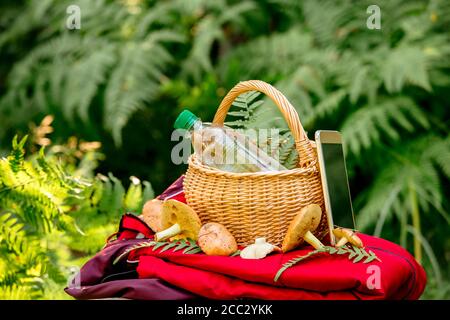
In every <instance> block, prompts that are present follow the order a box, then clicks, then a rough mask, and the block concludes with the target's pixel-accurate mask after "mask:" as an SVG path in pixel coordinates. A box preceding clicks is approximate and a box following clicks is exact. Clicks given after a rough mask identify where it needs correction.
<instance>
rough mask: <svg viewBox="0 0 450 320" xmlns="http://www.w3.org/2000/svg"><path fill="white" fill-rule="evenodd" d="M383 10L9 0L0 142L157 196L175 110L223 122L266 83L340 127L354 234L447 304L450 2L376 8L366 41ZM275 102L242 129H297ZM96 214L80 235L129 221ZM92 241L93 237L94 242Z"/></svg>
mask: <svg viewBox="0 0 450 320" xmlns="http://www.w3.org/2000/svg"><path fill="white" fill-rule="evenodd" d="M69 4H76V5H79V6H80V8H81V29H80V30H68V29H66V28H65V22H66V18H67V16H68V15H67V14H66V8H67V6H68V5H69ZM372 4H373V1H368V0H367V1H366V0H363V1H344V0H340V1H332V0H320V1H316V0H305V1H296V0H267V1H250V0H241V1H232V0H229V1H226V0H218V1H207V0H191V1H184V0H167V1H150V0H149V1H143V0H122V1H108V0H99V1H89V0H78V1H76V0H71V1H63V0H60V1H56V0H41V1H14V2H10V3H9V4H5V3H2V4H1V5H0V59H1V61H2V64H1V65H0V139H1V140H0V141H1V144H0V147H1V148H2V149H3V150H7V149H9V142H10V141H11V139H12V138H13V137H14V136H15V135H16V134H17V133H19V134H21V135H22V136H23V135H25V134H27V133H28V132H34V133H32V140H33V141H32V144H33V145H34V147H33V146H31V147H29V148H30V151H31V152H32V153H33V154H36V152H37V150H38V147H39V146H45V145H49V146H51V145H52V144H50V142H53V145H55V146H59V147H57V148H56V150H55V149H54V150H53V151H52V150H51V147H50V148H49V154H48V157H49V158H50V159H61V160H59V161H58V163H60V164H61V165H62V166H65V167H66V170H67V171H68V172H69V173H70V174H71V175H74V176H78V175H79V176H84V177H86V178H85V179H87V180H88V181H90V183H91V184H93V185H97V186H98V185H102V186H105V187H106V186H110V187H106V188H109V189H108V190H110V192H111V194H113V193H114V192H113V191H112V190H115V187H116V186H118V185H119V183H120V182H119V181H118V180H117V179H115V178H113V177H112V176H111V177H108V178H106V177H104V176H97V177H96V175H95V173H94V170H95V172H114V174H115V175H116V176H117V177H119V178H120V179H121V180H123V181H125V180H126V179H128V177H129V176H131V175H133V174H134V175H137V176H139V177H143V178H145V179H147V180H149V181H152V183H153V185H154V187H155V189H156V191H157V192H160V191H162V190H163V189H164V187H165V186H167V185H168V184H169V183H170V182H171V181H172V180H173V179H175V178H176V177H177V176H178V175H179V174H181V173H182V172H183V171H184V170H185V167H182V166H178V167H175V166H174V165H173V164H172V163H171V160H170V151H171V148H172V146H173V144H174V142H171V141H170V135H171V131H172V128H171V127H172V123H173V121H174V119H175V117H176V115H177V114H178V113H179V112H180V111H181V110H182V109H183V108H189V109H191V110H192V111H193V112H195V113H197V114H198V115H199V116H200V117H202V118H203V119H205V120H207V119H211V118H212V116H213V114H214V111H215V109H216V108H217V106H218V104H219V102H220V99H221V98H222V97H223V96H224V95H225V93H226V92H227V90H229V89H231V88H232V87H233V85H235V84H236V83H237V82H239V81H241V80H247V79H261V80H264V81H267V82H270V83H272V84H273V85H275V86H276V87H277V88H278V89H280V90H281V91H282V92H283V93H284V94H285V95H286V96H287V97H288V99H289V100H290V101H291V102H292V104H293V105H294V106H295V108H296V109H297V111H298V113H299V115H300V117H301V120H302V123H303V125H304V127H305V129H306V130H307V131H308V132H309V135H310V138H313V133H314V131H315V130H317V129H331V130H339V131H341V132H342V134H343V136H344V140H345V147H346V154H347V166H348V171H349V176H350V177H349V178H350V183H351V190H352V196H353V198H354V209H355V212H356V214H357V223H358V224H359V225H358V227H359V228H360V229H361V230H363V231H365V232H368V233H374V234H376V235H380V236H383V237H385V238H387V239H390V240H392V241H395V242H397V243H400V244H401V245H403V246H405V247H406V248H408V249H409V250H410V251H411V252H412V253H414V254H415V256H416V258H417V259H418V260H420V261H421V262H422V263H423V264H424V266H425V268H426V270H427V274H428V276H429V279H430V280H429V285H428V287H427V291H426V293H425V295H424V297H426V298H448V297H449V296H450V285H449V283H450V281H449V277H450V275H449V273H450V271H449V270H448V266H449V265H450V264H449V262H450V238H449V237H448V234H449V222H450V218H449V214H448V212H449V203H448V201H447V199H448V198H449V196H450V194H449V190H450V188H449V177H450V166H449V164H450V137H449V115H450V111H449V110H450V108H449V102H448V91H449V90H450V72H449V71H450V70H449V69H450V41H449V40H450V34H449V32H448V30H449V29H450V3H449V2H448V1H445V0H430V1H417V0H412V1H400V0H392V1H378V2H377V4H378V5H379V6H380V8H381V12H382V18H381V26H382V29H381V30H369V29H368V28H367V27H366V20H367V17H368V14H367V12H366V9H367V7H368V6H369V5H372ZM263 101H264V105H259V106H258V108H255V109H254V110H253V109H251V110H250V109H249V111H251V114H250V113H248V114H247V118H246V119H245V126H246V127H273V126H276V127H282V128H283V127H285V124H284V122H283V120H282V118H281V117H280V114H279V112H278V111H277V110H276V108H275V107H274V106H273V104H271V102H270V101H267V99H266V100H263ZM249 103H251V101H249ZM48 115H52V116H48ZM244 118H245V117H244ZM53 119H54V121H53ZM230 120H234V121H238V120H239V117H234V119H232V118H230ZM30 123H31V124H32V123H37V125H30ZM243 126H244V124H243ZM50 127H51V129H50ZM36 128H40V131H36ZM286 138H287V140H289V139H288V138H289V137H288V136H286ZM46 139H51V140H52V141H49V140H46ZM84 141H99V142H101V144H100V143H94V144H93V145H92V144H91V145H89V144H87V145H86V144H84V145H83V143H85V142H84ZM17 143H19V142H17ZM100 146H101V152H102V153H103V154H104V157H101V156H99V154H98V150H97V149H98V148H99V147H100ZM33 148H34V149H33ZM83 148H87V149H89V150H90V151H82V150H81V149H83ZM92 148H93V149H92ZM16 149H17V146H16V148H15V150H16ZM19 149H20V148H19ZM79 149H80V150H79ZM79 151H81V154H80V152H79ZM286 152H287V151H286ZM3 153H6V151H4V152H3ZM294 156H295V154H293V153H286V157H294ZM32 157H33V158H37V156H32ZM41 157H42V156H41ZM10 159H11V160H13V159H15V158H14V157H13V158H10ZM8 161H10V160H8ZM14 161H18V163H20V161H19V160H14ZM14 161H13V162H14ZM27 161H31V160H27ZM35 161H37V160H35ZM51 161H54V160H51ZM5 163H9V162H5ZM97 164H98V167H97ZM8 165H12V163H9V164H8ZM60 178H61V177H60ZM133 180H134V179H133ZM92 181H95V183H93V182H92ZM107 181H108V182H107ZM108 183H109V184H108ZM84 188H85V189H86V188H87V189H88V190H92V189H91V188H92V187H86V186H85V187H84ZM119 189H120V188H119ZM120 190H121V191H120V192H121V193H123V192H124V191H123V189H120ZM69 191H70V189H64V190H62V192H63V193H67V192H69ZM62 197H63V198H65V196H62ZM127 198H128V197H127ZM128 199H132V198H131V197H129V198H128ZM60 201H61V202H63V201H62V200H61V199H60ZM80 201H81V202H80V203H83V201H82V200H80ZM129 202H130V203H129V205H131V206H133V201H132V200H130V201H129ZM136 203H140V202H139V201H137V202H136ZM93 207H94V208H96V207H97V206H96V205H94V206H93ZM55 208H56V207H55ZM117 208H118V207H116V209H117ZM0 209H1V210H2V211H1V212H2V217H6V214H9V215H11V216H9V215H8V216H7V217H10V218H8V219H13V218H14V219H16V220H17V223H22V224H23V223H28V222H27V220H21V219H25V217H26V215H25V213H23V214H24V216H23V218H20V217H21V216H20V214H22V213H20V212H19V213H14V211H13V209H14V208H12V209H11V208H9V207H8V208H7V209H5V210H4V209H3V204H2V205H0ZM134 209H139V206H138V205H137V204H135V207H134ZM24 210H25V209H24ZM61 210H62V209H61ZM113 211H114V210H113ZM3 212H4V213H3ZM61 212H62V213H58V214H56V213H55V212H53V213H45V212H42V214H43V217H42V219H46V218H45V217H47V216H48V217H51V219H53V218H54V217H55V216H59V214H61V216H64V217H65V214H64V212H65V211H64V210H63V211H61ZM75 212H83V211H75ZM98 212H99V211H97V209H95V210H94V209H93V212H90V211H89V213H86V214H84V213H82V214H80V215H79V217H78V218H79V219H78V218H77V219H75V221H77V223H78V220H80V222H79V223H80V228H81V229H83V228H82V227H81V224H82V223H85V224H87V221H91V220H90V219H92V221H94V220H95V219H94V218H93V217H92V218H91V215H92V216H95V217H96V219H99V220H98V221H100V222H99V225H103V226H104V225H105V224H109V223H112V222H114V221H113V220H114V219H111V218H110V217H109V216H108V214H111V215H113V216H114V217H116V218H117V217H118V215H119V214H120V212H119V210H116V211H114V212H109V211H102V212H105V213H103V214H99V213H98ZM106 212H109V213H106ZM35 214H37V213H35ZM97 215H98V217H97ZM69 216H71V215H69ZM4 219H7V218H4ZM16 220H14V221H16ZM81 221H84V222H81ZM10 223H12V222H10ZM69 224H70V223H69ZM35 227H37V226H35ZM56 229H57V230H59V231H60V232H63V231H62V230H63V229H61V228H60V227H57V228H56ZM111 230H112V229H111ZM36 232H37V231H36ZM42 232H44V231H42ZM64 232H65V231H64ZM84 233H85V234H89V236H88V237H85V238H84V239H90V238H91V237H94V234H95V236H97V235H98V234H97V233H95V232H92V233H88V232H87V231H84ZM106 233H107V232H106V231H105V232H104V234H106ZM33 237H35V236H33ZM36 237H38V238H40V237H41V236H36ZM98 237H99V238H100V237H101V236H98ZM69 238H70V237H69ZM72 239H75V238H72ZM2 241H5V240H2ZM74 242H75V243H77V244H78V245H82V243H83V242H86V243H87V242H89V241H87V240H83V241H81V240H80V241H78V240H77V241H74ZM2 243H3V242H2ZM68 246H69V244H68ZM86 246H87V245H86ZM2 248H3V247H2ZM69 248H70V247H69ZM95 248H97V247H96V245H93V246H92V247H91V248H82V249H80V250H81V251H83V252H85V253H87V252H94V251H95ZM43 265H44V263H43ZM10 283H12V282H11V281H10Z"/></svg>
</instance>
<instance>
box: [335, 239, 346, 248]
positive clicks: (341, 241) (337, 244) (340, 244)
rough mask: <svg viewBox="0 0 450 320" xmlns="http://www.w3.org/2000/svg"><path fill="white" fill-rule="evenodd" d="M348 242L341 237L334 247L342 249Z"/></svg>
mask: <svg viewBox="0 0 450 320" xmlns="http://www.w3.org/2000/svg"><path fill="white" fill-rule="evenodd" d="M347 242H348V239H347V238H346V237H342V238H340V239H339V241H338V242H337V243H336V247H342V246H343V245H345V244H346V243H347Z"/></svg>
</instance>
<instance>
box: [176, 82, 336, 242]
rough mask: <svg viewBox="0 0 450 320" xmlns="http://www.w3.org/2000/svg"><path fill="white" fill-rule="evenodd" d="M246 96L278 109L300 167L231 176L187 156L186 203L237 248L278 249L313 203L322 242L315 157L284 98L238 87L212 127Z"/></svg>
mask: <svg viewBox="0 0 450 320" xmlns="http://www.w3.org/2000/svg"><path fill="white" fill-rule="evenodd" d="M248 91H260V92H262V93H264V94H266V95H267V96H268V97H270V98H271V99H272V100H273V101H274V102H275V104H276V105H277V106H278V108H279V109H280V111H281V113H282V114H283V116H284V118H285V120H286V122H287V124H288V127H289V129H290V130H291V132H292V135H293V137H294V140H295V145H296V149H297V151H298V154H299V159H300V160H299V164H298V167H297V168H295V169H292V170H284V171H278V172H249V173H233V172H225V171H220V170H217V169H215V168H210V167H208V166H206V165H204V164H202V163H200V162H199V161H198V160H197V159H196V158H195V155H191V157H190V158H189V167H188V170H187V172H186V176H185V179H184V192H185V196H186V200H187V203H188V204H189V205H190V206H191V207H192V208H193V209H194V210H195V211H196V212H197V214H198V215H199V217H200V219H201V220H202V223H207V222H218V223H221V224H223V225H224V226H225V227H226V228H227V229H228V230H229V231H230V232H231V233H232V234H233V236H234V237H235V238H236V241H237V242H238V244H240V245H248V244H251V243H253V242H254V241H255V239H256V238H259V237H265V238H266V240H267V241H268V242H270V243H272V244H275V245H280V244H281V243H282V242H283V238H284V236H285V234H286V231H287V228H288V226H289V224H290V222H291V220H292V219H293V218H294V217H295V215H297V214H298V213H299V212H300V210H301V209H302V208H303V207H304V206H306V205H309V204H312V203H315V204H318V205H320V207H321V208H322V212H323V213H322V219H321V222H320V225H319V227H318V228H317V230H316V231H315V232H314V234H315V235H316V236H317V237H319V238H320V239H321V238H323V236H324V235H325V234H326V232H327V230H328V225H327V219H326V214H325V207H324V200H323V192H322V186H321V181H320V172H319V168H318V163H317V154H316V151H315V149H314V148H313V143H312V142H311V141H309V139H308V137H307V135H306V133H305V131H304V129H303V127H302V125H301V123H300V119H299V117H298V114H297V112H296V110H295V109H294V107H293V106H292V105H291V104H290V102H289V101H288V100H287V99H286V97H285V96H284V95H283V94H282V93H281V92H280V91H278V90H277V89H275V88H274V87H272V86H271V85H270V84H268V83H265V82H263V81H259V80H249V81H244V82H240V83H238V84H237V85H236V86H235V87H234V88H233V89H231V90H230V91H229V92H228V94H227V95H226V96H225V97H224V99H223V100H222V102H221V104H220V106H219V108H218V109H217V112H216V115H215V117H214V120H213V123H214V124H218V125H221V124H223V123H224V120H225V117H226V114H227V113H228V110H229V108H230V107H231V105H232V103H233V101H234V99H236V97H238V96H239V95H240V94H242V93H245V92H248Z"/></svg>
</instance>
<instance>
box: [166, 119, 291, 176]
mask: <svg viewBox="0 0 450 320" xmlns="http://www.w3.org/2000/svg"><path fill="white" fill-rule="evenodd" d="M174 127H175V129H184V130H187V131H188V132H189V133H190V136H191V140H192V145H193V147H194V153H195V155H196V158H197V159H198V160H200V162H202V163H203V164H206V165H208V166H209V167H213V168H216V169H219V170H222V171H229V172H258V171H280V170H287V169H286V168H285V167H283V166H282V165H281V164H280V163H279V162H278V161H277V160H275V159H273V158H272V157H270V156H269V155H268V154H267V153H265V152H264V151H263V150H261V149H260V148H258V146H257V145H256V144H255V143H254V142H253V141H251V140H250V139H249V138H248V137H247V136H245V135H243V134H241V133H239V132H237V131H234V130H233V129H231V128H228V127H226V126H218V125H214V124H210V123H203V122H202V121H201V120H200V118H198V117H197V116H196V115H195V114H193V113H192V112H190V111H189V110H184V111H183V112H181V113H180V115H179V116H178V118H177V119H176V121H175V124H174Z"/></svg>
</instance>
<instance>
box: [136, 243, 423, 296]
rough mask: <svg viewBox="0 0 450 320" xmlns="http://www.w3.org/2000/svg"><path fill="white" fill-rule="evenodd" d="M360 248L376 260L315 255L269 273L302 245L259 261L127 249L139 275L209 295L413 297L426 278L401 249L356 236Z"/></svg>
mask: <svg viewBox="0 0 450 320" xmlns="http://www.w3.org/2000/svg"><path fill="white" fill-rule="evenodd" d="M359 236H360V237H361V239H362V240H363V242H364V244H365V248H366V250H372V251H373V252H374V253H375V254H376V255H377V257H378V258H379V259H380V260H381V262H378V261H373V262H370V263H367V264H365V263H353V262H352V261H350V260H349V259H348V258H347V257H346V256H340V255H339V256H336V255H329V254H327V253H321V254H319V255H318V256H315V257H311V258H309V259H306V260H304V261H302V262H300V263H298V264H297V265H295V266H293V267H291V268H289V269H287V270H286V271H285V272H284V273H283V274H282V276H281V277H280V279H279V280H278V281H277V282H274V277H275V275H276V273H277V271H278V270H279V268H280V267H281V266H282V264H283V263H285V262H286V261H288V260H290V259H292V258H294V257H297V256H303V255H305V254H307V253H308V252H309V251H311V250H312V248H304V249H301V250H296V251H292V252H289V253H286V254H281V253H277V254H272V255H269V256H268V257H266V258H264V259H260V260H245V259H241V258H240V257H239V256H237V257H219V256H207V255H205V254H183V253H182V252H181V250H180V251H176V252H173V251H172V250H171V249H169V250H167V251H164V252H160V251H161V249H157V250H153V248H152V247H147V248H142V249H138V250H136V251H134V252H132V253H131V254H130V255H129V257H128V261H136V262H138V267H137V272H138V274H139V277H140V278H158V279H161V280H164V281H165V282H168V283H170V284H172V285H174V286H176V287H179V288H182V289H185V290H187V291H189V292H192V293H194V294H197V295H200V296H204V297H207V298H213V299H236V298H256V299H417V298H419V297H420V295H421V294H422V292H423V290H424V287H425V283H426V276H425V272H424V270H423V268H422V267H421V266H419V265H418V264H417V262H416V261H415V260H414V258H413V257H412V256H411V255H410V254H409V253H408V252H406V251H405V250H404V249H402V248H401V247H399V246H397V245H395V244H393V243H391V242H389V241H386V240H383V239H379V238H376V237H371V236H368V235H364V234H359Z"/></svg>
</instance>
